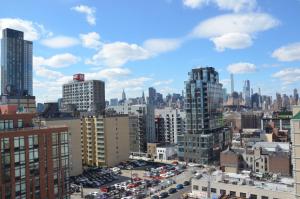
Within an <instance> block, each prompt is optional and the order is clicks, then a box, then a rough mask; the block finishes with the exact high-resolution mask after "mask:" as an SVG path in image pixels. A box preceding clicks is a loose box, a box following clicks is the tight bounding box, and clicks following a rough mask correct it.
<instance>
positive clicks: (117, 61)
mask: <svg viewBox="0 0 300 199" xmlns="http://www.w3.org/2000/svg"><path fill="white" fill-rule="evenodd" d="M94 36H95V35H94ZM97 41H99V40H97ZM181 42H182V40H181V39H148V40H146V41H145V42H144V43H143V45H142V46H139V45H137V44H129V43H126V42H119V41H117V42H113V43H104V44H103V43H101V42H100V41H99V43H98V44H97V45H96V46H101V48H100V50H99V51H98V52H97V53H96V54H95V55H94V56H93V57H92V58H91V59H88V60H86V62H85V63H86V64H92V65H96V66H110V67H120V66H123V65H124V64H125V63H127V62H129V61H137V60H145V59H149V58H151V57H153V56H156V55H158V54H160V53H164V52H167V51H171V50H175V49H177V48H179V47H180V45H181ZM90 44H91V45H92V44H95V42H90ZM91 45H89V47H92V46H91ZM96 46H94V47H96Z"/></svg>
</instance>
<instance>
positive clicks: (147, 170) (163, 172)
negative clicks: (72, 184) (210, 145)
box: [71, 160, 191, 199]
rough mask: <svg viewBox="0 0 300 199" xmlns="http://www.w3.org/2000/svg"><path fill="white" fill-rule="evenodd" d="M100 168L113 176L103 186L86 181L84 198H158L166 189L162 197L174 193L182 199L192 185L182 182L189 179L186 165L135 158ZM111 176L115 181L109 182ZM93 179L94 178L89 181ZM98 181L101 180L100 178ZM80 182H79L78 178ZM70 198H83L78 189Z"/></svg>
mask: <svg viewBox="0 0 300 199" xmlns="http://www.w3.org/2000/svg"><path fill="white" fill-rule="evenodd" d="M95 171H97V169H95ZM99 171H102V173H109V174H110V175H109V176H106V177H110V178H108V182H107V183H106V184H102V185H100V186H98V184H97V183H96V182H95V183H85V184H88V186H85V187H83V196H84V197H85V198H124V199H125V198H126V199H130V198H156V197H158V196H159V195H160V194H162V193H163V192H167V195H162V197H168V196H170V195H172V198H174V197H175V198H182V194H183V193H184V192H187V191H189V187H190V186H189V185H183V183H184V181H187V180H188V179H190V177H191V176H190V172H187V170H186V169H185V167H184V166H183V165H179V164H173V165H171V164H163V163H155V162H146V161H136V160H135V161H129V162H124V163H121V164H120V165H118V167H114V168H110V169H106V170H104V171H103V169H99ZM94 174H95V175H94V176H97V175H98V174H97V172H96V173H94ZM89 176H90V175H89ZM113 177H114V178H113ZM111 178H113V180H112V181H111V182H109V181H110V180H111ZM79 179H80V178H79ZM85 180H86V179H85ZM88 180H89V179H88ZM94 180H95V179H94V178H92V180H89V181H94ZM96 180H98V181H100V182H102V180H101V178H99V179H98V178H97V179H96ZM83 181H84V180H83ZM77 182H80V181H79V180H77ZM77 184H78V183H77ZM90 185H92V186H95V187H91V186H90ZM176 187H177V188H176ZM171 188H172V189H171ZM170 189H171V190H170ZM169 192H170V193H169ZM164 194H166V193H164ZM154 195H155V196H154ZM150 196H151V197H150ZM71 198H72V199H77V198H81V193H80V192H75V193H73V194H72V195H71ZM170 198H171V197H170Z"/></svg>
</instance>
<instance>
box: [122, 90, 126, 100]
mask: <svg viewBox="0 0 300 199" xmlns="http://www.w3.org/2000/svg"><path fill="white" fill-rule="evenodd" d="M125 100H126V93H125V90H124V89H123V92H122V101H125Z"/></svg>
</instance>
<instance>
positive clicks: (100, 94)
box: [62, 74, 105, 113]
mask: <svg viewBox="0 0 300 199" xmlns="http://www.w3.org/2000/svg"><path fill="white" fill-rule="evenodd" d="M62 104H63V109H66V108H67V107H68V105H75V106H76V108H77V110H78V111H81V112H86V111H91V112H96V113H101V112H102V111H103V110H104V109H105V84H104V82H103V81H100V80H84V74H75V75H74V76H73V81H72V82H69V83H66V84H64V85H63V101H62Z"/></svg>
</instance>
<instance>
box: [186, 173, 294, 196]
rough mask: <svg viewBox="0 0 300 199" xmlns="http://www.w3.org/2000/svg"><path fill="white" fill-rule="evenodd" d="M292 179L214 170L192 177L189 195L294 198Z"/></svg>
mask: <svg viewBox="0 0 300 199" xmlns="http://www.w3.org/2000/svg"><path fill="white" fill-rule="evenodd" d="M293 184H294V180H293V179H292V178H281V179H277V180H276V182H275V180H274V182H272V181H271V180H268V181H256V180H253V179H251V178H250V177H249V174H235V173H223V172H222V171H215V172H213V173H212V174H211V175H208V174H207V173H202V174H201V175H199V177H198V178H197V179H196V178H195V179H192V193H191V194H190V196H192V197H195V198H199V199H208V198H209V199H210V198H219V197H220V196H232V198H234V196H236V197H241V198H251V199H294V198H295V196H294V194H293V190H294V188H293Z"/></svg>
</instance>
